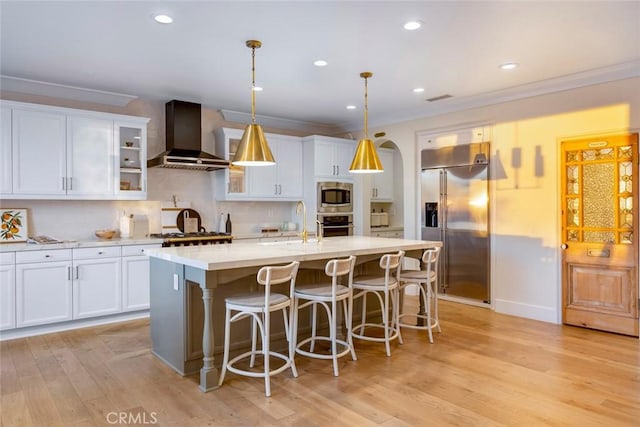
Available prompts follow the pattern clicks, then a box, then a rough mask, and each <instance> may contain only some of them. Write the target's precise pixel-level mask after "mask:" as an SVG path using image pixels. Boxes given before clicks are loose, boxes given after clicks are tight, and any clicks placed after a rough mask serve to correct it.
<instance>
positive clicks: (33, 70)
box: [0, 0, 640, 130]
mask: <svg viewBox="0 0 640 427" xmlns="http://www.w3.org/2000/svg"><path fill="white" fill-rule="evenodd" d="M157 12H164V13H167V14H170V15H171V16H172V17H173V18H174V23H173V24H170V25H161V24H157V23H156V22H155V21H154V20H153V19H152V16H153V15H154V14H155V13H157ZM0 14H1V52H0V53H1V58H0V59H1V62H0V74H2V75H3V76H4V78H3V80H2V83H3V88H4V89H10V90H21V89H20V88H21V87H23V88H26V87H27V85H25V83H29V82H25V81H24V80H21V79H27V80H35V81H42V82H48V83H53V84H55V85H65V86H66V85H68V86H74V87H80V88H88V89H93V90H97V91H106V92H116V93H120V94H128V95H132V96H137V97H142V98H149V99H158V100H164V101H168V100H171V99H181V100H186V101H192V102H199V103H201V104H203V106H205V107H207V108H213V109H225V110H233V111H239V112H243V113H248V112H250V98H251V96H250V84H251V81H250V80H251V51H250V49H248V48H247V47H246V46H245V41H246V40H248V39H258V40H261V41H262V42H263V47H262V48H261V49H258V50H257V51H256V80H257V82H256V84H257V85H259V86H262V87H264V91H263V92H261V93H257V94H256V109H257V113H258V115H259V116H272V117H278V118H285V119H291V120H299V121H306V122H314V123H318V124H329V125H335V126H340V127H342V128H343V129H346V130H357V129H361V128H362V118H363V104H364V81H363V80H362V79H361V78H360V76H359V74H360V72H362V71H371V72H373V74H374V75H373V78H372V79H370V80H369V121H370V126H372V125H376V124H378V125H382V124H386V123H391V122H397V121H400V120H404V119H410V118H415V117H422V116H428V115H433V114H436V113H439V112H444V111H451V110H455V109H460V108H466V107H469V106H474V105H482V104H487V103H491V102H496V101H500V100H507V99H514V98H518V97H522V96H530V95H532V94H539V93H544V92H549V91H554V90H560V89H564V88H569V87H576V86H580V85H585V84H591V83H594V82H600V81H607V80H613V79H619V78H626V77H631V76H638V75H640V2H639V1H625V2H617V1H604V2H591V1H577V2H562V1H550V2H506V1H497V2H485V1H473V2H457V1H445V2H434V1H414V2H403V1H367V2H365V1H334V2H331V1H295V2H293V1H292V2H284V1H257V2H245V1H232V2H223V1H200V2H186V1H170V2H155V1H139V2H112V1H107V2H95V1H87V2H81V1H71V2H57V1H45V2H32V1H4V0H3V1H2V2H1V3H0ZM407 20H421V21H422V22H423V23H424V24H423V27H422V28H421V29H419V30H417V31H413V32H409V31H406V30H404V29H403V28H402V24H403V23H404V22H405V21H407ZM316 59H325V60H326V61H328V63H329V65H328V66H327V67H324V68H318V67H315V66H313V64H312V62H313V61H314V60H316ZM507 61H515V62H518V63H519V64H520V67H519V68H517V69H516V70H513V71H503V70H501V69H499V67H498V66H499V64H501V63H504V62H507ZM7 77H10V78H7ZM52 87H53V88H54V89H55V88H57V89H65V88H64V87H62V88H61V87H60V86H52ZM414 87H423V88H424V89H425V91H424V92H423V93H421V94H416V93H413V92H412V89H413V88H414ZM24 90H25V91H28V90H29V89H24ZM43 90H44V89H43ZM91 94H92V92H89V95H91ZM98 94H99V92H93V95H98ZM443 94H450V95H452V96H453V98H450V99H448V100H443V101H438V102H433V103H430V102H427V101H425V99H427V98H431V97H435V96H439V95H443ZM70 96H72V95H70ZM96 99H97V98H96ZM105 102H109V101H105ZM347 104H355V105H357V106H358V109H357V110H355V111H347V110H346V109H345V106H346V105H347Z"/></svg>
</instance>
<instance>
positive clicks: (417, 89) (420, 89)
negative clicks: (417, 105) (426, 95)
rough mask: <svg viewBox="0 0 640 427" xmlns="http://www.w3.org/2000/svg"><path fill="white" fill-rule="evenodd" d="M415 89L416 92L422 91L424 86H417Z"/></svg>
mask: <svg viewBox="0 0 640 427" xmlns="http://www.w3.org/2000/svg"><path fill="white" fill-rule="evenodd" d="M413 91H414V92H415V93H421V92H424V88H423V87H417V88H415V89H413Z"/></svg>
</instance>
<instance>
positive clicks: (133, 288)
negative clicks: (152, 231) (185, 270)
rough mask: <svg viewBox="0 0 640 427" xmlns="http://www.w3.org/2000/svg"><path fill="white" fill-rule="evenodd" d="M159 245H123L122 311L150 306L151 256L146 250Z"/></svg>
mask: <svg viewBox="0 0 640 427" xmlns="http://www.w3.org/2000/svg"><path fill="white" fill-rule="evenodd" d="M159 246H160V245H132V246H123V247H122V311H134V310H144V309H148V308H149V281H150V278H149V257H148V256H147V255H145V254H144V250H145V249H148V248H157V247H159Z"/></svg>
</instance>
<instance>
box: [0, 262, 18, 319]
mask: <svg viewBox="0 0 640 427" xmlns="http://www.w3.org/2000/svg"><path fill="white" fill-rule="evenodd" d="M15 327H16V265H15V253H13V252H3V253H0V330H4V329H11V328H15Z"/></svg>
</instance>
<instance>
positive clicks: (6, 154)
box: [0, 105, 13, 196]
mask: <svg viewBox="0 0 640 427" xmlns="http://www.w3.org/2000/svg"><path fill="white" fill-rule="evenodd" d="M0 113H1V114H2V115H1V116H0V168H1V169H2V170H0V196H4V195H8V194H11V193H12V192H13V177H12V175H13V165H12V164H11V108H9V107H6V106H4V105H3V106H2V107H1V108H0Z"/></svg>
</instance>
